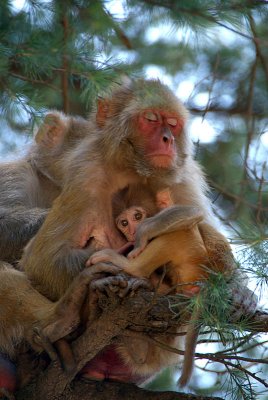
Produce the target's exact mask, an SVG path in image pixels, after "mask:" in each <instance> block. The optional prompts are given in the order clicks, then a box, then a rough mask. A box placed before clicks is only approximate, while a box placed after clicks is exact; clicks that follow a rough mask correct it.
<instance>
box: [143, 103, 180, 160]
mask: <svg viewBox="0 0 268 400" xmlns="http://www.w3.org/2000/svg"><path fill="white" fill-rule="evenodd" d="M138 126H139V130H140V132H141V134H142V135H143V138H144V141H145V155H146V157H148V158H149V159H150V162H151V164H152V165H153V166H154V167H160V168H169V167H170V166H171V165H172V163H173V161H174V160H175V159H176V156H177V149H176V143H175V138H176V137H177V136H178V135H179V134H180V133H181V132H182V129H183V126H184V121H183V120H182V118H181V117H179V116H178V115H177V114H175V113H171V112H166V111H160V110H146V111H144V112H143V113H142V114H141V115H139V117H138Z"/></svg>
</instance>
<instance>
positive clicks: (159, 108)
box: [21, 80, 213, 382]
mask: <svg viewBox="0 0 268 400" xmlns="http://www.w3.org/2000/svg"><path fill="white" fill-rule="evenodd" d="M186 120H187V111H186V109H185V108H184V106H183V105H182V104H181V103H180V102H179V101H178V99H177V98H176V96H175V95H174V94H173V93H172V92H171V91H170V90H169V89H168V88H167V87H166V86H164V85H163V84H161V83H160V82H159V81H154V80H148V81H146V80H137V81H133V82H131V83H129V84H126V85H122V86H119V87H118V88H117V89H115V90H114V91H113V92H112V94H111V96H110V97H107V98H106V99H104V100H101V101H99V103H98V107H97V110H96V111H95V112H94V113H93V114H92V115H91V117H90V124H91V128H92V129H91V134H90V135H89V136H88V137H86V138H85V139H83V140H82V141H81V143H80V144H78V145H77V147H76V149H74V150H72V151H70V154H69V156H66V157H65V172H66V181H65V184H64V186H63V191H62V192H61V194H60V195H59V196H58V197H57V199H56V200H55V201H54V203H53V207H52V209H51V211H50V212H49V214H48V216H47V218H46V220H45V222H44V224H43V225H42V227H41V228H40V229H39V231H38V233H37V235H36V236H35V237H34V239H33V240H32V241H31V243H30V244H29V245H28V246H27V249H26V251H25V253H24V255H23V257H22V260H21V265H22V267H23V268H24V269H25V271H26V272H27V275H28V276H29V278H30V280H31V282H32V283H33V285H34V287H35V288H36V289H37V290H38V291H39V292H40V293H42V294H43V295H45V296H46V297H48V298H49V299H51V300H54V301H56V300H58V299H59V298H60V297H61V296H62V295H63V294H64V293H65V291H66V290H67V288H68V287H69V285H70V284H71V282H72V280H73V278H74V277H75V276H76V275H77V274H78V273H79V272H80V271H81V270H83V269H84V267H85V262H86V260H87V259H88V258H89V256H90V255H91V254H92V253H93V252H94V251H96V250H99V249H101V248H105V247H111V248H115V249H118V248H120V247H121V246H122V245H123V244H124V243H125V242H126V240H125V239H124V238H123V237H122V235H121V233H120V232H118V231H117V229H116V226H115V223H114V220H113V213H112V196H113V195H114V193H116V192H117V191H118V190H121V189H123V188H124V187H126V186H127V185H129V184H133V183H134V184H140V183H143V184H145V185H146V186H147V187H148V188H150V190H152V192H153V193H157V192H159V191H161V190H164V189H166V188H168V189H169V190H170V193H171V199H172V202H173V203H174V204H178V205H186V206H193V207H197V208H199V209H200V210H201V212H202V214H203V215H204V220H206V221H213V215H212V212H211V206H210V202H209V200H208V199H207V197H206V194H205V192H206V189H207V186H206V183H205V180H204V177H203V173H202V171H201V169H200V167H199V166H198V164H197V163H196V162H195V161H194V160H193V157H192V146H191V141H190V139H189V137H188V135H187V133H186V131H185V129H184V126H185V124H186ZM165 341H166V343H168V344H172V345H174V346H176V339H174V337H173V336H172V337H167V338H165ZM107 351H108V350H107ZM104 353H105V351H104ZM115 353H116V354H117V356H118V354H119V355H120V357H121V359H122V363H121V364H122V366H124V367H123V368H126V366H127V367H128V369H129V371H130V373H129V376H130V378H129V380H132V381H133V382H137V381H140V380H141V378H143V379H145V377H148V376H151V375H153V374H154V373H155V372H157V371H159V370H160V369H161V368H163V367H165V366H167V365H169V364H170V363H175V360H176V358H177V357H176V355H174V354H172V353H171V352H168V351H166V350H163V349H160V348H159V347H157V346H155V345H151V344H150V346H149V351H148V353H147V354H146V357H145V360H142V362H140V363H139V362H137V360H134V359H133V357H132V356H131V354H129V352H128V348H127V347H126V346H124V344H123V343H122V345H120V346H115ZM105 374H106V375H105V376H109V371H105ZM131 374H132V377H131ZM113 376H114V374H113Z"/></svg>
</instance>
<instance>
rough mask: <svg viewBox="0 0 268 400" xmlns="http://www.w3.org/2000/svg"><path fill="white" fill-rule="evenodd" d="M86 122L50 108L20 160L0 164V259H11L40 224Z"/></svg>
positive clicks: (58, 186) (59, 184)
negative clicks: (66, 159) (26, 152)
mask: <svg viewBox="0 0 268 400" xmlns="http://www.w3.org/2000/svg"><path fill="white" fill-rule="evenodd" d="M88 133H89V128H88V122H87V121H86V120H84V119H82V118H79V117H75V118H74V117H69V116H68V117H67V116H65V115H64V114H63V113H60V112H57V111H53V112H51V113H49V114H47V116H46V117H45V120H44V123H43V124H42V125H41V126H40V128H39V130H38V132H37V134H36V136H35V142H34V144H33V145H32V147H31V148H30V150H29V151H28V154H27V155H26V156H25V157H23V158H22V159H20V160H16V161H12V162H5V163H1V164H0V260H3V261H7V262H14V261H16V260H18V259H19V258H20V256H21V254H22V250H23V248H24V246H25V245H26V243H27V242H28V241H29V240H30V239H31V238H32V237H33V236H34V235H35V234H36V232H37V231H38V229H39V228H40V226H41V225H42V223H43V221H44V219H45V216H46V214H47V212H48V209H49V208H50V207H51V205H52V202H53V200H54V199H55V198H56V197H57V196H58V195H59V193H60V190H61V187H62V184H63V180H64V176H63V173H64V170H63V161H64V159H65V157H66V154H67V153H68V152H69V151H70V149H71V148H72V147H74V145H75V144H76V143H77V142H79V141H80V140H81V138H83V137H85V136H87V135H88Z"/></svg>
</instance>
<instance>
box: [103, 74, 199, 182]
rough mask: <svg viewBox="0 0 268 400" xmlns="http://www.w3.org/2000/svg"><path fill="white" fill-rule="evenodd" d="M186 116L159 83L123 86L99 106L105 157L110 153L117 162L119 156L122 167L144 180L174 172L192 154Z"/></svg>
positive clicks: (183, 110)
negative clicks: (127, 168) (187, 133)
mask: <svg viewBox="0 0 268 400" xmlns="http://www.w3.org/2000/svg"><path fill="white" fill-rule="evenodd" d="M187 114H188V113H187V110H186V109H185V107H184V106H183V104H182V103H181V102H180V101H179V100H178V99H177V97H176V96H175V95H174V94H173V93H172V92H171V91H170V90H169V88H167V87H166V86H165V85H163V84H162V83H160V82H159V81H156V80H137V81H134V82H131V83H130V84H128V85H122V86H121V87H119V88H117V89H116V90H114V91H113V92H112V94H111V96H110V98H106V99H103V100H100V101H99V103H98V110H97V113H96V122H97V126H98V127H99V128H101V130H102V132H104V138H105V141H106V142H107V143H109V146H110V148H109V149H108V148H106V149H105V151H106V153H105V154H106V157H109V154H110V155H111V157H112V158H113V159H116V158H117V159H118V154H120V157H119V158H120V161H119V160H118V161H119V162H120V164H121V165H126V166H127V167H130V168H131V167H132V168H134V170H136V172H138V174H139V175H141V176H145V177H150V176H155V175H156V174H165V172H167V173H169V172H170V171H174V170H175V169H177V167H180V166H182V165H183V163H184V159H185V157H187V155H188V154H190V153H191V145H190V142H189V139H188V137H187V135H186V133H185V130H184V126H185V123H186V121H187ZM105 141H103V144H104V146H105ZM122 160H123V163H122Z"/></svg>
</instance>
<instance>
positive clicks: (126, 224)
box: [120, 219, 128, 227]
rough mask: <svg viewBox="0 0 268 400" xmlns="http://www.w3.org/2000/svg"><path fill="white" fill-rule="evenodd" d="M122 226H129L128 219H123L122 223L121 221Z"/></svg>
mask: <svg viewBox="0 0 268 400" xmlns="http://www.w3.org/2000/svg"><path fill="white" fill-rule="evenodd" d="M120 224H121V225H122V226H124V227H125V226H128V221H127V220H126V219H122V221H120Z"/></svg>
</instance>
